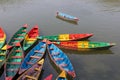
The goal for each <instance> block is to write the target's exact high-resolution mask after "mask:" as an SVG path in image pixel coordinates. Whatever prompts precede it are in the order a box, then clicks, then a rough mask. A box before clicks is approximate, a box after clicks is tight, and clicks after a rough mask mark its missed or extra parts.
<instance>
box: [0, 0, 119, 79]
mask: <svg viewBox="0 0 120 80" xmlns="http://www.w3.org/2000/svg"><path fill="white" fill-rule="evenodd" d="M56 11H61V12H65V13H67V14H70V15H73V16H76V17H78V18H79V19H80V21H79V22H78V24H77V25H76V24H72V23H69V22H66V21H62V20H60V19H58V18H56V17H55V13H56ZM25 23H27V24H29V25H30V27H29V30H30V29H31V28H32V27H33V26H34V25H35V24H38V25H39V28H40V35H53V34H60V33H94V36H93V37H91V38H89V40H90V41H104V42H115V43H116V44H117V45H116V46H114V47H112V48H110V49H109V50H96V51H74V50H65V49H63V51H64V52H65V53H66V54H67V55H68V57H69V58H70V60H71V62H72V64H73V66H74V69H75V72H76V75H77V77H76V78H75V80H120V31H119V30H120V0H43V1H42V0H0V25H1V26H2V27H3V29H4V30H5V32H6V33H7V39H9V38H10V37H11V36H12V35H13V34H14V33H15V32H16V30H18V29H19V28H20V27H21V26H22V25H23V24H25ZM51 73H52V74H53V80H55V78H56V77H57V75H58V73H57V72H56V71H55V69H54V68H53V67H52V65H51V64H50V61H49V59H48V58H46V61H45V65H44V72H43V74H42V75H41V80H43V78H45V77H46V76H47V75H49V74H51Z"/></svg>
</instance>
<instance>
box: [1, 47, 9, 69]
mask: <svg viewBox="0 0 120 80" xmlns="http://www.w3.org/2000/svg"><path fill="white" fill-rule="evenodd" d="M10 48H11V46H8V45H5V46H4V47H3V48H1V50H0V69H1V67H2V66H3V64H4V63H5V62H6V57H7V52H8V51H7V50H8V49H10Z"/></svg>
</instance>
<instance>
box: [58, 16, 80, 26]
mask: <svg viewBox="0 0 120 80" xmlns="http://www.w3.org/2000/svg"><path fill="white" fill-rule="evenodd" d="M56 18H57V19H60V20H62V21H65V22H68V23H70V24H75V25H78V23H77V22H76V21H68V20H65V19H62V18H60V17H58V16H56Z"/></svg>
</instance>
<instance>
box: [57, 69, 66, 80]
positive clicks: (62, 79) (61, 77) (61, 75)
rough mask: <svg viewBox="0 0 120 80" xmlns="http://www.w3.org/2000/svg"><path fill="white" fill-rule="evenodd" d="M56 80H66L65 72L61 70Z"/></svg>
mask: <svg viewBox="0 0 120 80" xmlns="http://www.w3.org/2000/svg"><path fill="white" fill-rule="evenodd" d="M56 80H68V79H67V76H66V72H65V71H64V70H63V71H62V72H61V73H60V74H59V75H58V77H57V78H56Z"/></svg>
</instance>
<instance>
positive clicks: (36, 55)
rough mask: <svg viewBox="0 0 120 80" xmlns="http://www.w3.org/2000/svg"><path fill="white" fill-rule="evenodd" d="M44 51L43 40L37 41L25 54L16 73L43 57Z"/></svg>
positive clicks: (44, 44)
mask: <svg viewBox="0 0 120 80" xmlns="http://www.w3.org/2000/svg"><path fill="white" fill-rule="evenodd" d="M45 52H46V43H45V42H44V41H41V42H38V44H36V45H35V46H34V47H33V48H32V49H31V50H30V51H29V52H28V53H27V55H26V56H25V58H24V60H23V62H22V64H21V66H20V70H19V73H18V74H22V73H23V72H24V71H26V70H27V69H29V68H30V67H32V66H33V65H34V64H35V63H36V62H37V61H39V60H40V59H41V58H43V57H44V55H45Z"/></svg>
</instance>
